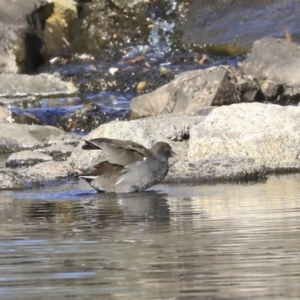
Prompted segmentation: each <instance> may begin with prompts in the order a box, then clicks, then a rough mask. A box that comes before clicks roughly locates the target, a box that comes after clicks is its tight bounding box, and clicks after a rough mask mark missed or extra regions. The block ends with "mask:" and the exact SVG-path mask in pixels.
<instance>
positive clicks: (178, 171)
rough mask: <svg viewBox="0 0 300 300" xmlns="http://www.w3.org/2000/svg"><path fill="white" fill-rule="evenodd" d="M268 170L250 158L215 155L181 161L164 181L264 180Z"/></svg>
mask: <svg viewBox="0 0 300 300" xmlns="http://www.w3.org/2000/svg"><path fill="white" fill-rule="evenodd" d="M267 172H268V169H267V168H265V167H264V166H262V165H261V164H258V163H256V162H255V160H254V159H253V158H250V157H229V156H225V155H217V156H215V157H212V158H208V159H200V160H197V161H194V162H191V161H189V160H183V161H180V162H178V163H177V164H176V165H175V166H174V167H173V168H171V169H170V171H169V173H168V175H167V178H166V179H165V180H166V181H171V182H174V181H178V182H182V181H191V180H193V181H195V180H197V181H199V180H200V181H213V180H226V181H227V180H234V181H235V180H242V181H245V180H246V181H247V180H258V179H265V178H266V174H267Z"/></svg>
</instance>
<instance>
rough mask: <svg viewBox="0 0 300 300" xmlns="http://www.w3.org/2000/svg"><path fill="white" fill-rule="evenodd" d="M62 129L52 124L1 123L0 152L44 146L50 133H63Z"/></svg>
mask: <svg viewBox="0 0 300 300" xmlns="http://www.w3.org/2000/svg"><path fill="white" fill-rule="evenodd" d="M61 134H63V131H62V130H59V129H58V128H56V127H52V126H40V125H20V124H1V126H0V153H10V152H16V151H21V150H28V149H31V150H32V149H36V148H42V147H43V146H45V145H47V141H48V137H49V136H50V135H61Z"/></svg>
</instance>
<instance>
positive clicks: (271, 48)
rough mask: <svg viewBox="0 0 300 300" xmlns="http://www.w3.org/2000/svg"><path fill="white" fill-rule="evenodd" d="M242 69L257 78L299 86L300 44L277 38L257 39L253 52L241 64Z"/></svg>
mask: <svg viewBox="0 0 300 300" xmlns="http://www.w3.org/2000/svg"><path fill="white" fill-rule="evenodd" d="M241 70H242V72H243V73H244V74H251V75H254V76H256V77H257V78H262V79H265V78H266V79H270V80H274V81H275V82H277V83H282V84H283V83H285V84H287V85H289V86H298V87H299V85H300V71H299V70H300V45H299V44H296V43H293V42H290V41H286V40H283V39H275V38H263V39H261V40H258V41H255V42H254V44H253V47H252V50H251V53H250V54H249V56H248V57H247V59H246V60H245V61H243V63H242V64H241Z"/></svg>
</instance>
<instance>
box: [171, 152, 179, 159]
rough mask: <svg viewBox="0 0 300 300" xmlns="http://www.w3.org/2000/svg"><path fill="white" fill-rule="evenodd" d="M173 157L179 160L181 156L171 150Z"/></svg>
mask: <svg viewBox="0 0 300 300" xmlns="http://www.w3.org/2000/svg"><path fill="white" fill-rule="evenodd" d="M171 157H175V158H177V159H179V156H178V155H177V154H176V152H174V151H173V150H171Z"/></svg>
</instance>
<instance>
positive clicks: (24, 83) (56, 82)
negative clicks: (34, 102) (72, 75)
mask: <svg viewBox="0 0 300 300" xmlns="http://www.w3.org/2000/svg"><path fill="white" fill-rule="evenodd" d="M76 92H77V88H76V87H75V86H74V84H73V83H72V82H65V81H62V80H61V79H60V77H59V76H56V75H53V74H39V75H32V76H29V75H21V74H0V97H20V96H21V97H26V96H30V95H35V96H44V97H45V96H61V95H72V94H74V93H76Z"/></svg>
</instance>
